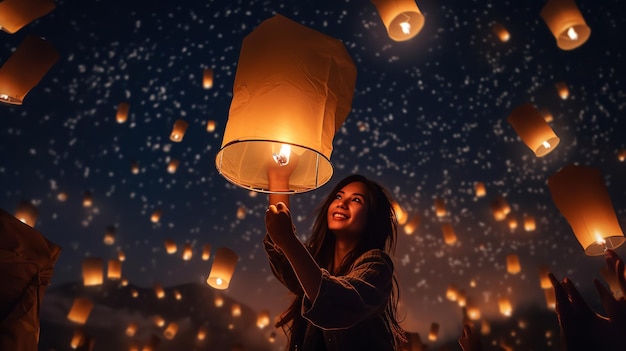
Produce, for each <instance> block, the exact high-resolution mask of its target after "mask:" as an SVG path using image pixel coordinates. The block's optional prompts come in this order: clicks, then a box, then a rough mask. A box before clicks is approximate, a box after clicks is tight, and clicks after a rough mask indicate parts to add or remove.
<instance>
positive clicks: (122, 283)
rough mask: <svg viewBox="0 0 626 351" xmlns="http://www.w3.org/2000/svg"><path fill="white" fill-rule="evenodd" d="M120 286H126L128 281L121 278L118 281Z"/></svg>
mask: <svg viewBox="0 0 626 351" xmlns="http://www.w3.org/2000/svg"><path fill="white" fill-rule="evenodd" d="M120 286H128V279H126V278H122V279H121V280H120Z"/></svg>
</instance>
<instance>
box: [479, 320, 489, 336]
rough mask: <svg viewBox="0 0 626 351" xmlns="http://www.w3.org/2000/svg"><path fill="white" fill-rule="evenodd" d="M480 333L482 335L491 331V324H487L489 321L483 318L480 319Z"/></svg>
mask: <svg viewBox="0 0 626 351" xmlns="http://www.w3.org/2000/svg"><path fill="white" fill-rule="evenodd" d="M480 333H481V334H482V335H489V333H491V325H489V322H488V321H487V320H485V319H483V320H481V321H480Z"/></svg>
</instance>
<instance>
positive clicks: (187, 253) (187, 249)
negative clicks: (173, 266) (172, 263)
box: [183, 243, 193, 261]
mask: <svg viewBox="0 0 626 351" xmlns="http://www.w3.org/2000/svg"><path fill="white" fill-rule="evenodd" d="M191 257H193V249H192V248H191V244H190V243H185V245H183V261H189V260H191Z"/></svg>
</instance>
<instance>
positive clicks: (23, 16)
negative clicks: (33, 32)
mask: <svg viewBox="0 0 626 351" xmlns="http://www.w3.org/2000/svg"><path fill="white" fill-rule="evenodd" d="M55 7H56V5H55V4H54V1H52V0H3V1H0V29H2V30H3V31H5V32H7V33H9V34H14V33H15V32H17V31H19V30H20V29H21V28H22V27H24V26H25V25H27V24H29V23H31V22H32V21H34V20H36V19H37V18H39V17H42V16H44V15H46V14H48V13H50V12H51V11H52V10H54V8H55Z"/></svg>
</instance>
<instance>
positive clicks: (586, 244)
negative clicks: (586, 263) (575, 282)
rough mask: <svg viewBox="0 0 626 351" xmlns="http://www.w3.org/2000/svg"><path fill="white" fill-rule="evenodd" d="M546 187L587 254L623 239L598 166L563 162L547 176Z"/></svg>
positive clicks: (611, 245) (620, 243)
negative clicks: (561, 166)
mask: <svg viewBox="0 0 626 351" xmlns="http://www.w3.org/2000/svg"><path fill="white" fill-rule="evenodd" d="M548 188H549V189H550V193H551V195H552V200H553V201H554V204H555V205H556V207H557V208H558V209H559V211H560V212H561V214H562V215H563V216H564V217H565V219H567V222H568V223H569V225H570V226H571V227H572V230H573V231H574V234H575V235H576V239H578V242H579V243H580V245H581V246H582V247H583V249H584V250H585V253H586V254H587V255H589V256H597V255H602V254H604V250H605V249H607V248H609V249H614V248H616V247H618V246H620V245H622V244H623V243H624V240H625V239H624V232H623V231H622V228H621V227H620V224H619V222H618V221H617V216H616V215H615V210H614V208H613V203H612V202H611V198H610V196H609V192H608V191H607V189H606V187H605V185H604V181H603V179H602V175H601V174H600V171H599V170H597V169H595V168H591V167H586V166H578V165H568V166H565V167H563V168H562V169H561V170H559V171H558V172H557V173H555V174H554V175H552V176H550V177H549V178H548Z"/></svg>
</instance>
